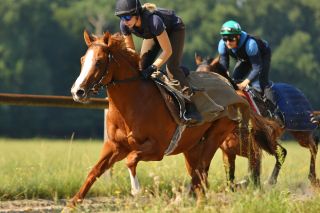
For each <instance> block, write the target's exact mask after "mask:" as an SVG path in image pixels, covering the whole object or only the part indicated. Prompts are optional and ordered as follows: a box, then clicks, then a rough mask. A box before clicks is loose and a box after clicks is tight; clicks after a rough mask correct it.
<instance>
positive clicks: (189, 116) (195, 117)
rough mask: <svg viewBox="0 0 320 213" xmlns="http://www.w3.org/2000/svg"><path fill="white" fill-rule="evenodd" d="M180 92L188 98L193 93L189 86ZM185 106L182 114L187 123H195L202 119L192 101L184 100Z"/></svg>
mask: <svg viewBox="0 0 320 213" xmlns="http://www.w3.org/2000/svg"><path fill="white" fill-rule="evenodd" d="M182 92H183V93H184V94H185V95H187V96H188V97H189V98H190V99H191V97H192V96H193V95H194V93H193V91H192V89H190V88H189V87H185V88H184V89H183V90H182ZM185 107H186V111H185V113H184V115H183V116H184V119H185V120H186V121H187V123H188V124H197V123H200V122H201V121H202V116H201V114H200V113H199V111H198V109H197V107H196V105H195V104H194V103H193V102H186V105H185Z"/></svg>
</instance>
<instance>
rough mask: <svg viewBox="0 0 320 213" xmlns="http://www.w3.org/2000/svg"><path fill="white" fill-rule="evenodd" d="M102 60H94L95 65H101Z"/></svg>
mask: <svg viewBox="0 0 320 213" xmlns="http://www.w3.org/2000/svg"><path fill="white" fill-rule="evenodd" d="M102 63H103V61H102V60H100V59H99V60H97V61H96V67H99V66H100V65H102Z"/></svg>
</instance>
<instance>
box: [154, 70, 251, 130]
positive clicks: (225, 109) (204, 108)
mask: <svg viewBox="0 0 320 213" xmlns="http://www.w3.org/2000/svg"><path fill="white" fill-rule="evenodd" d="M152 79H153V81H154V82H155V84H156V85H157V87H158V89H159V91H160V93H161V95H162V97H163V99H164V101H165V103H166V105H167V107H168V109H169V111H170V113H171V115H172V117H173V119H174V120H175V122H176V123H177V124H178V125H186V124H187V126H190V125H189V124H188V123H187V122H186V120H185V119H184V117H183V115H184V112H185V102H186V101H192V102H193V103H194V104H195V105H196V107H197V109H198V111H199V113H200V114H201V116H202V118H203V120H202V122H200V123H197V124H192V126H197V125H201V124H203V123H205V122H212V121H214V120H217V119H219V118H221V117H223V116H228V117H229V118H230V119H232V120H235V121H240V120H241V119H242V116H248V114H246V113H242V112H244V111H245V108H247V107H248V104H247V102H246V101H245V100H243V99H242V98H241V97H239V96H238V95H237V94H236V93H235V91H234V89H233V88H232V86H231V85H230V84H229V83H228V82H227V81H226V80H225V79H224V78H222V77H221V76H219V75H218V74H214V73H198V72H190V75H188V77H187V80H188V81H189V84H190V86H191V87H192V88H200V89H196V90H195V94H194V95H193V96H192V97H191V100H190V99H189V97H186V96H184V95H183V93H182V92H181V90H180V88H179V85H178V84H176V82H173V83H172V82H171V81H170V80H169V79H168V78H167V77H166V76H165V75H163V74H161V73H159V72H157V73H156V74H153V75H152ZM239 108H241V110H239Z"/></svg>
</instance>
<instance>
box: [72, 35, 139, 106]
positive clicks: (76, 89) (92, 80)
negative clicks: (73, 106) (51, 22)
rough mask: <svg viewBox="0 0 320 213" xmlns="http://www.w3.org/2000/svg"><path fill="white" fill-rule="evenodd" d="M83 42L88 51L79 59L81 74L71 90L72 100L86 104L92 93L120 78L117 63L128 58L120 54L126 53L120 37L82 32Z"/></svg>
mask: <svg viewBox="0 0 320 213" xmlns="http://www.w3.org/2000/svg"><path fill="white" fill-rule="evenodd" d="M84 40H85V42H86V44H87V46H88V49H87V52H86V54H85V55H84V56H83V57H81V72H80V75H79V77H78V78H77V80H76V81H75V83H74V84H73V86H72V88H71V94H72V97H73V99H74V100H75V101H77V102H82V103H85V102H88V100H89V98H90V95H91V94H92V93H94V92H97V90H98V89H99V88H101V86H104V85H107V84H108V83H110V81H111V80H112V79H115V78H117V77H116V76H118V78H121V77H119V75H120V74H119V73H120V65H119V64H120V63H119V62H121V60H123V59H127V58H128V57H127V55H126V54H127V53H126V54H124V55H122V54H121V52H123V51H124V52H126V48H125V44H124V41H123V37H122V36H121V35H118V34H116V35H111V34H110V33H108V32H107V33H105V34H104V35H103V36H101V37H97V36H94V35H89V33H88V32H87V31H84ZM121 56H122V57H121ZM134 68H136V66H134ZM115 70H117V74H116V72H115ZM118 70H119V71H118Z"/></svg>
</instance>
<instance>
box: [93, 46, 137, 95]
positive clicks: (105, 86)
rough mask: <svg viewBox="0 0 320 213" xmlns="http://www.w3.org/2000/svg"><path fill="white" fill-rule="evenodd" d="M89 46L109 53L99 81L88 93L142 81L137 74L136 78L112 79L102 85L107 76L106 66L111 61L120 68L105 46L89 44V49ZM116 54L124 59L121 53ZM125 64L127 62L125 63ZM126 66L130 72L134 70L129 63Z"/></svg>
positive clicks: (113, 55)
mask: <svg viewBox="0 0 320 213" xmlns="http://www.w3.org/2000/svg"><path fill="white" fill-rule="evenodd" d="M91 46H101V47H102V48H103V50H104V51H109V53H108V64H107V66H106V68H105V69H104V70H103V72H102V75H101V78H100V80H98V81H97V83H95V84H93V86H92V88H91V89H90V91H92V92H96V91H97V90H99V89H100V88H108V87H110V86H115V85H117V84H121V83H129V82H132V81H137V80H140V79H143V78H142V76H141V75H139V74H138V75H137V76H133V77H129V78H126V79H121V80H117V79H112V80H111V81H110V82H108V83H107V84H103V83H102V82H103V79H104V77H105V76H106V75H107V74H108V67H109V66H108V65H109V64H110V63H111V61H114V62H115V63H116V64H117V65H118V66H120V65H119V63H118V61H117V60H116V58H115V54H113V53H112V52H111V51H110V49H109V48H108V46H107V45H105V44H102V43H91V45H90V46H89V47H91ZM117 54H118V55H119V56H121V57H124V56H123V55H122V54H121V53H119V52H118V53H117ZM126 62H127V61H126ZM127 64H128V66H129V69H130V70H132V71H134V70H135V68H134V67H133V66H132V65H131V64H130V63H128V62H127Z"/></svg>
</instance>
